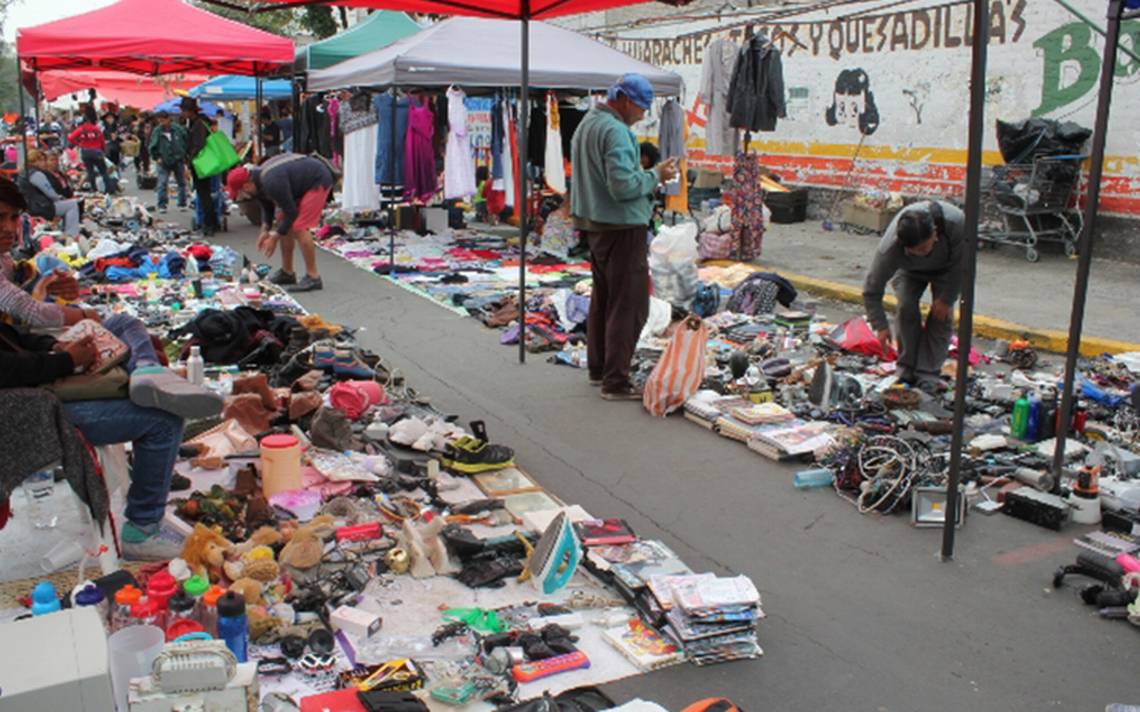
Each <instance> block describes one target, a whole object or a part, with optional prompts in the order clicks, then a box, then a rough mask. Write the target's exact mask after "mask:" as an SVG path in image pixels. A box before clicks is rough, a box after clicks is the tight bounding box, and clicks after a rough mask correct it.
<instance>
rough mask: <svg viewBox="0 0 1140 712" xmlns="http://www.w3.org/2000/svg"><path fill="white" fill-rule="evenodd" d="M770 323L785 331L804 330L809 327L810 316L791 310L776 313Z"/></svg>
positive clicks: (803, 312)
mask: <svg viewBox="0 0 1140 712" xmlns="http://www.w3.org/2000/svg"><path fill="white" fill-rule="evenodd" d="M772 323H774V324H775V325H776V326H782V327H784V328H785V329H806V328H808V327H809V326H811V314H809V313H807V312H805V311H798V310H791V309H789V310H782V311H777V312H776V314H775V316H774V317H773V318H772Z"/></svg>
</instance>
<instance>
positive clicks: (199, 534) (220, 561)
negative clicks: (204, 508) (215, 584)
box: [182, 524, 233, 581]
mask: <svg viewBox="0 0 1140 712" xmlns="http://www.w3.org/2000/svg"><path fill="white" fill-rule="evenodd" d="M232 548H233V544H232V543H230V541H229V540H228V539H226V538H225V537H224V536H222V535H221V534H219V533H218V532H216V531H214V530H213V529H210V528H209V527H207V526H205V525H204V524H195V525H194V531H192V532H190V536H188V537H186V541H185V542H184V543H183V544H182V559H183V560H184V561H185V562H186V563H187V564H188V565H189V566H190V570H191V571H195V572H202V571H205V572H206V575H207V576H209V578H210V580H211V581H218V580H219V579H220V578H221V575H222V567H223V566H224V565H225V562H226V553H227V552H228V551H229V550H230V549H232Z"/></svg>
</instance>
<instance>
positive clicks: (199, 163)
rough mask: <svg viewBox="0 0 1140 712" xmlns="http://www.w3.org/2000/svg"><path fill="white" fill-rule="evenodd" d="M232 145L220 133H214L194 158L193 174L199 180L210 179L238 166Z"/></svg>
mask: <svg viewBox="0 0 1140 712" xmlns="http://www.w3.org/2000/svg"><path fill="white" fill-rule="evenodd" d="M240 160H241V159H239V158H238V155H237V151H235V150H234V145H233V144H232V143H230V139H229V137H228V136H226V135H225V134H224V133H222V132H221V131H215V132H214V133H212V134H210V135H209V136H208V137H207V138H206V145H205V146H203V147H202V150H201V151H199V152H198V155H197V156H194V160H193V161H192V163H193V166H194V174H195V175H197V176H198V177H199V178H211V177H213V176H216V175H220V174H222V173H225V172H226V171H228V170H229V169H231V168H233V167H234V166H236V165H237V164H238V162H239V161H240Z"/></svg>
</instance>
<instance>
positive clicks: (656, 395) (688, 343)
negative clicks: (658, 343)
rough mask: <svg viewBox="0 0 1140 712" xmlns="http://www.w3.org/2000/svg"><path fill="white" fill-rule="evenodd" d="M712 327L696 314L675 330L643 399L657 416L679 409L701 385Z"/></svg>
mask: <svg viewBox="0 0 1140 712" xmlns="http://www.w3.org/2000/svg"><path fill="white" fill-rule="evenodd" d="M708 340H709V330H708V327H707V326H705V323H704V322H703V321H701V320H700V319H698V318H697V317H695V316H691V317H689V318H688V319H686V320H685V321H684V323H682V324H681V325H680V326H679V327H677V330H676V331H675V332H673V338H672V339H671V340H670V341H669V345H668V346H667V347H665V353H664V354H662V355H661V360H660V361H658V362H657V365H656V366H654V367H653V372H652V373H650V374H649V380H647V381H646V382H645V392H644V396H643V398H642V402H643V403H644V404H645V409H646V410H648V411H649V412H650V413H652V414H653V415H656V416H659V417H664V416H666V415H668V414H669V413H672V412H673V411H674V410H677V409H678V408H680V407H681V406H682V405H684V404H685V401H686V400H687V399H688V398H689V396H691V395H693V394H694V393H696V392H697V390H698V389H699V388H700V387H701V381H702V380H704V377H705V350H706V348H707V346H708Z"/></svg>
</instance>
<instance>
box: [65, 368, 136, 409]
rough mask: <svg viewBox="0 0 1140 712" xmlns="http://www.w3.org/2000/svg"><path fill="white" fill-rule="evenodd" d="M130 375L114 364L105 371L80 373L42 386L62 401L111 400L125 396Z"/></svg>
mask: <svg viewBox="0 0 1140 712" xmlns="http://www.w3.org/2000/svg"><path fill="white" fill-rule="evenodd" d="M130 381H131V377H130V376H129V375H128V374H127V369H125V368H123V367H121V366H116V367H115V368H112V369H111V370H110V371H107V372H105V373H81V374H79V375H77V376H67V377H66V378H61V379H59V380H58V381H55V382H53V383H49V384H47V385H46V386H44V388H47V389H48V390H49V391H51V392H52V393H54V394H55V395H56V397H57V398H59V399H60V400H61V401H63V402H64V403H67V402H69V401H88V400H113V399H118V398H126V397H127V395H128V385H129V384H130Z"/></svg>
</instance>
